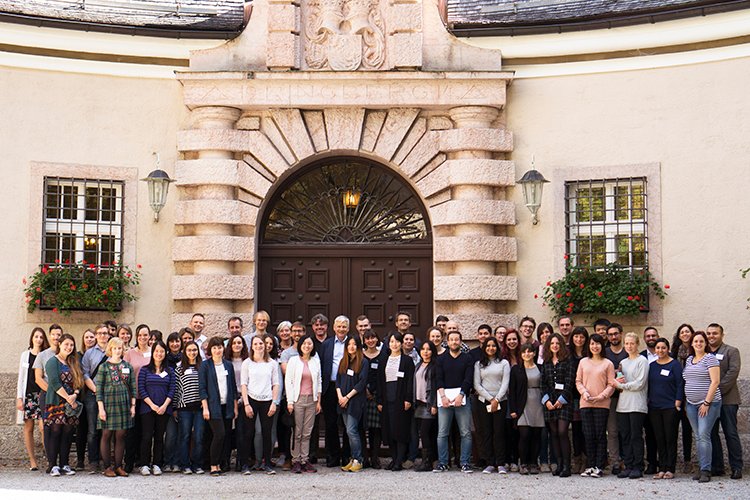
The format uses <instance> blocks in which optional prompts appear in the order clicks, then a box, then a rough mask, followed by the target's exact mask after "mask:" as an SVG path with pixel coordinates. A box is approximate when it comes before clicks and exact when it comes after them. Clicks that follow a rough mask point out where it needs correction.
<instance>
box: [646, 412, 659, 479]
mask: <svg viewBox="0 0 750 500" xmlns="http://www.w3.org/2000/svg"><path fill="white" fill-rule="evenodd" d="M643 427H644V430H645V431H646V460H647V461H648V467H649V468H653V469H658V468H659V459H658V458H657V456H656V452H657V449H658V448H657V445H656V436H655V435H654V429H653V427H651V420H649V418H648V417H646V419H645V422H644V423H643Z"/></svg>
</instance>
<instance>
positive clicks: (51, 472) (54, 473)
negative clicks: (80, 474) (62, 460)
mask: <svg viewBox="0 0 750 500" xmlns="http://www.w3.org/2000/svg"><path fill="white" fill-rule="evenodd" d="M49 475H50V476H52V477H57V476H59V475H60V467H58V466H57V465H55V466H53V467H52V468H51V469H50V470H49Z"/></svg>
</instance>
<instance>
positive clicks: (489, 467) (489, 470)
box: [482, 465, 495, 474]
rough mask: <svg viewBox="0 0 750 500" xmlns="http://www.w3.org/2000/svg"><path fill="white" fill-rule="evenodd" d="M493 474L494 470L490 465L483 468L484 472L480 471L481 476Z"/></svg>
mask: <svg viewBox="0 0 750 500" xmlns="http://www.w3.org/2000/svg"><path fill="white" fill-rule="evenodd" d="M493 472H495V468H494V467H493V466H491V465H488V466H487V467H485V468H484V470H483V471H482V474H492V473H493Z"/></svg>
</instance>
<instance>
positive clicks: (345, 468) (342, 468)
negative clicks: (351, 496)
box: [341, 460, 354, 472]
mask: <svg viewBox="0 0 750 500" xmlns="http://www.w3.org/2000/svg"><path fill="white" fill-rule="evenodd" d="M353 463H354V460H349V463H348V464H346V465H344V466H342V467H341V470H342V471H344V472H349V471H350V470H351V468H352V464H353Z"/></svg>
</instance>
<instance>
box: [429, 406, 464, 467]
mask: <svg viewBox="0 0 750 500" xmlns="http://www.w3.org/2000/svg"><path fill="white" fill-rule="evenodd" d="M454 417H455V419H456V423H457V424H458V431H459V433H460V434H461V465H469V461H470V460H471V407H470V406H469V404H468V402H467V404H466V405H465V406H459V407H450V408H443V407H440V408H438V438H437V441H438V461H439V462H440V464H441V465H448V436H449V435H450V431H451V424H452V423H453V418H454Z"/></svg>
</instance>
